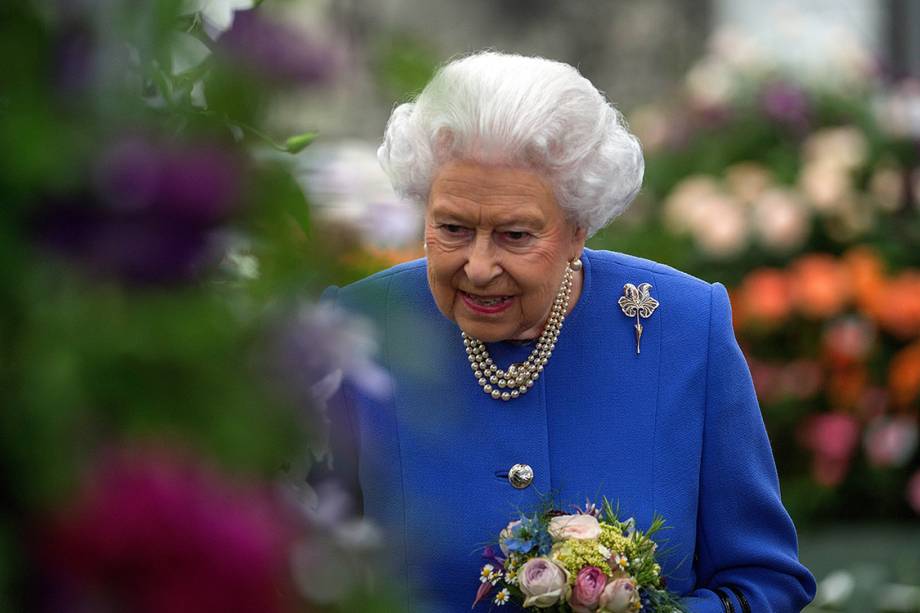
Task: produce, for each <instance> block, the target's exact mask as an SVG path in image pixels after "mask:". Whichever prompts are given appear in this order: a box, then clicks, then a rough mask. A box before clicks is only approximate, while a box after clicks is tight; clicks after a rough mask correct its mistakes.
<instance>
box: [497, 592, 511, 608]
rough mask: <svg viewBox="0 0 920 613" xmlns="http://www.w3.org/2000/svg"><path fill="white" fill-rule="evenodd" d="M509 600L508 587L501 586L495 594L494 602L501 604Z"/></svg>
mask: <svg viewBox="0 0 920 613" xmlns="http://www.w3.org/2000/svg"><path fill="white" fill-rule="evenodd" d="M509 600H511V592H509V591H508V588H502V590H501V591H500V592H499V593H498V594H496V595H495V604H497V605H498V606H502V605H505V604H507V603H508V601H509Z"/></svg>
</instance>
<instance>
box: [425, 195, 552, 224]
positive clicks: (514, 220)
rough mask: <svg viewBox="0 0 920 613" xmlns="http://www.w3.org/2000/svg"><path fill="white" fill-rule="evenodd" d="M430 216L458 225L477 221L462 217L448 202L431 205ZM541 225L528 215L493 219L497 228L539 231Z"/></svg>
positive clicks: (538, 220)
mask: <svg viewBox="0 0 920 613" xmlns="http://www.w3.org/2000/svg"><path fill="white" fill-rule="evenodd" d="M431 214H432V217H434V218H437V219H439V220H450V221H456V222H458V223H464V224H470V223H475V222H476V221H477V220H472V219H470V217H469V216H467V215H464V214H463V213H462V212H460V211H458V210H456V209H455V208H453V207H452V206H450V204H449V203H448V202H437V201H436V202H434V203H433V204H432V211H431ZM543 223H544V222H543V219H541V218H540V217H537V216H535V215H528V214H521V215H515V214H510V215H508V214H505V215H500V216H497V217H496V219H495V223H494V224H493V225H494V226H495V227H498V228H502V227H508V226H511V227H525V228H529V229H539V228H541V227H543Z"/></svg>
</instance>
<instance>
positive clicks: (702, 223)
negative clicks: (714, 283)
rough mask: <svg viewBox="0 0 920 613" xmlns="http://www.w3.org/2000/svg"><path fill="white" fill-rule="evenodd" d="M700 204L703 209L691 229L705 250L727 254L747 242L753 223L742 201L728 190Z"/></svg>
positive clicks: (745, 244)
mask: <svg viewBox="0 0 920 613" xmlns="http://www.w3.org/2000/svg"><path fill="white" fill-rule="evenodd" d="M698 206H699V207H700V209H699V213H698V215H696V216H695V219H694V223H693V224H692V225H691V227H690V231H691V233H692V234H693V238H694V239H695V240H696V244H697V246H698V247H699V248H700V249H701V250H702V251H704V252H705V253H707V254H708V255H710V256H714V257H719V258H725V257H729V256H731V255H735V254H736V253H738V252H739V251H741V250H742V249H744V248H745V247H746V246H747V243H748V230H749V225H750V223H749V221H748V216H747V211H745V209H744V207H743V205H742V204H741V202H740V201H738V200H737V199H735V198H734V197H732V196H729V195H728V194H725V193H718V194H714V195H712V196H711V197H709V198H708V199H707V200H704V201H702V202H701V203H700V204H699V205H698Z"/></svg>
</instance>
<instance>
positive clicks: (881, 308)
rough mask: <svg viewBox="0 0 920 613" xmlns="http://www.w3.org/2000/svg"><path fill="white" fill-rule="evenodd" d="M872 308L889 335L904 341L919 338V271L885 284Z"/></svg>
mask: <svg viewBox="0 0 920 613" xmlns="http://www.w3.org/2000/svg"><path fill="white" fill-rule="evenodd" d="M873 308H874V309H875V310H876V313H875V317H876V319H877V320H878V322H879V325H881V326H882V327H883V328H884V329H885V330H887V331H888V332H890V333H891V334H893V335H895V336H897V337H898V338H901V339H905V340H906V339H911V338H915V337H917V336H920V271H916V270H908V271H905V272H903V273H901V274H900V275H898V276H897V277H895V278H894V279H892V280H890V281H889V282H888V283H886V284H885V285H884V286H883V288H882V295H881V296H879V298H878V299H877V300H876V302H875V304H874V305H873Z"/></svg>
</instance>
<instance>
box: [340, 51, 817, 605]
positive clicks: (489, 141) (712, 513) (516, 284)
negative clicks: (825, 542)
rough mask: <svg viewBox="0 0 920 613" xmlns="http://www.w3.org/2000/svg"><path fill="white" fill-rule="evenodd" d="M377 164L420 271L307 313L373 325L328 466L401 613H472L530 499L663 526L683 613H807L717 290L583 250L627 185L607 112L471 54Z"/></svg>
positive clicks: (628, 190) (542, 71)
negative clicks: (409, 227)
mask: <svg viewBox="0 0 920 613" xmlns="http://www.w3.org/2000/svg"><path fill="white" fill-rule="evenodd" d="M378 155H379V159H380V162H381V164H382V165H383V167H384V169H385V170H386V171H387V173H388V174H389V176H390V178H391V180H392V182H393V186H394V187H395V189H396V190H397V192H399V193H401V194H405V195H408V196H410V197H412V198H414V199H416V200H417V201H418V202H420V203H422V204H423V205H424V208H425V249H426V257H425V258H423V259H421V260H417V261H414V262H409V263H406V264H402V265H399V266H396V267H394V268H391V269H389V270H386V271H383V272H381V273H378V274H376V275H373V276H371V277H370V278H367V279H364V280H362V281H359V282H357V283H355V284H353V285H350V286H348V287H344V288H341V289H335V288H333V289H331V290H330V291H329V292H327V298H328V299H330V300H333V301H334V302H335V303H336V304H337V305H338V307H339V308H345V309H349V310H352V311H358V312H360V313H363V314H364V315H365V316H367V317H370V318H371V319H372V320H373V321H375V322H376V324H377V326H378V329H379V330H380V332H381V335H382V351H381V358H382V360H383V361H384V362H385V366H386V367H387V369H388V370H389V371H390V373H391V375H392V381H393V385H392V390H391V393H390V394H387V395H386V396H385V397H373V396H368V395H365V394H362V393H360V391H359V390H357V389H353V388H349V387H346V388H344V389H343V391H342V394H341V399H342V400H343V402H342V403H341V404H340V405H339V406H340V408H339V409H338V411H337V413H336V415H335V423H336V424H337V426H338V427H340V428H341V432H340V436H339V438H340V439H341V438H346V439H350V441H351V444H352V445H353V448H354V449H355V450H356V451H357V452H356V453H354V452H353V453H351V454H348V453H340V454H339V456H338V457H336V458H335V461H336V462H337V463H338V464H337V466H336V468H337V470H338V472H339V473H340V474H343V475H346V476H350V477H351V478H353V479H355V482H356V487H359V488H360V491H361V493H362V495H363V504H364V511H365V513H366V515H367V516H368V517H370V518H372V519H374V520H376V521H377V522H378V523H379V525H380V526H381V527H382V528H383V529H384V531H385V534H386V535H387V538H388V540H387V547H388V555H389V556H391V560H392V570H393V580H395V581H396V582H397V586H398V587H399V588H401V589H403V590H404V593H405V594H406V602H405V608H406V610H407V611H419V612H428V611H466V610H469V607H470V604H471V601H472V596H473V594H474V592H475V588H476V586H477V585H478V583H477V580H478V575H479V569H480V566H481V564H482V561H481V558H480V551H481V548H482V546H483V544H486V543H488V542H490V541H492V542H494V539H495V537H496V534H497V532H498V530H500V529H501V528H502V527H503V526H504V525H505V524H506V523H507V521H508V519H509V518H510V517H511V515H512V513H513V512H514V510H515V509H528V508H531V507H533V506H534V505H536V504H537V503H538V502H539V501H540V499H541V496H544V495H545V494H546V493H549V492H552V493H553V495H554V499H555V500H557V501H565V502H567V503H573V504H574V503H582V502H584V501H585V499H586V498H590V499H592V500H599V499H600V498H601V496H606V497H607V498H608V499H610V500H611V501H617V503H618V504H619V508H620V510H621V512H622V513H623V514H624V516H633V517H635V518H636V520H637V522H638V524H639V526H640V527H641V528H646V527H648V525H649V524H650V522H651V520H652V518H653V516H654V515H655V514H661V515H663V516H664V517H665V518H666V520H667V522H668V524H669V525H670V526H671V529H670V530H669V531H667V532H666V539H667V546H666V547H662V548H661V549H662V550H669V553H667V554H663V555H662V558H661V561H662V565H663V573H664V574H665V575H666V577H667V581H668V587H669V589H670V590H672V591H674V592H677V593H679V594H680V595H682V596H683V597H684V602H685V604H686V605H687V607H688V609H689V610H691V611H694V612H697V613H704V612H711V613H722V612H723V611H737V612H739V613H740V612H747V611H755V612H757V613H761V612H766V611H778V612H783V613H788V612H791V611H799V610H800V609H801V608H802V607H803V606H804V605H805V604H807V603H808V602H809V601H810V600H811V598H812V597H813V595H814V590H815V584H814V580H813V578H812V576H811V575H810V574H809V572H808V570H806V569H805V568H804V567H803V566H802V565H801V564H800V563H799V561H798V558H797V545H796V533H795V529H794V527H793V524H792V521H791V520H790V518H789V515H788V514H787V512H786V510H785V509H784V507H783V505H782V502H781V500H780V493H779V487H778V483H777V475H776V468H775V464H774V461H773V456H772V453H771V450H770V444H769V441H768V438H767V434H766V432H765V429H764V424H763V421H762V418H761V414H760V410H759V407H758V404H757V398H756V396H755V394H754V388H753V385H752V383H751V376H750V373H749V370H748V368H747V366H746V363H745V360H744V356H743V355H742V353H741V351H740V349H739V347H738V344H737V342H736V340H735V337H734V333H733V330H732V319H731V307H730V305H729V300H728V294H727V293H726V290H725V287H724V286H723V285H721V284H720V283H707V282H705V281H701V280H700V279H697V278H694V277H692V276H690V275H688V274H685V273H683V272H680V271H678V270H675V269H673V268H671V267H669V266H665V265H663V264H659V263H656V262H653V261H650V260H646V259H642V258H638V257H633V256H630V255H626V254H622V253H612V252H607V251H594V250H590V249H586V248H585V241H586V239H587V238H589V237H590V236H591V235H593V234H594V233H595V232H597V231H598V230H599V229H600V228H602V227H604V225H606V224H607V223H609V222H610V220H612V219H613V218H614V217H616V216H617V215H618V214H619V213H621V212H622V211H623V210H624V209H625V208H626V206H627V205H628V204H629V203H630V201H631V200H632V198H633V197H634V196H635V194H636V193H637V192H638V190H639V188H640V185H641V181H642V173H643V166H644V165H643V159H642V153H641V151H640V148H639V143H638V142H637V140H636V139H635V137H633V136H632V135H631V134H630V133H629V132H628V130H627V128H626V125H625V124H624V122H623V119H622V116H621V115H620V113H618V112H617V111H616V110H615V109H614V108H613V107H612V106H611V105H610V104H609V103H608V102H607V101H606V100H605V98H604V96H603V95H602V94H601V93H599V92H598V90H597V89H595V87H594V86H592V84H591V83H590V82H589V81H588V80H587V79H585V78H584V77H582V76H581V75H580V74H579V73H578V71H577V70H575V69H574V68H573V67H571V66H569V65H567V64H562V63H559V62H554V61H549V60H545V59H541V58H530V57H521V56H516V55H505V54H499V53H480V54H476V55H472V56H469V57H465V58H462V59H459V60H456V61H453V62H451V63H449V64H447V65H446V66H444V67H443V68H442V69H441V70H440V71H439V72H438V73H437V74H436V75H435V77H434V78H433V79H432V81H431V82H430V83H429V84H428V86H427V87H426V88H425V89H424V91H422V93H421V94H420V95H419V96H418V97H417V99H416V100H415V101H414V102H412V103H407V104H402V105H400V106H398V107H397V108H396V109H395V110H394V111H393V114H392V117H391V118H390V121H389V124H388V126H387V129H386V136H385V139H384V142H383V144H382V146H381V147H380V150H379V154H378ZM563 324H564V325H563ZM343 448H344V446H343ZM483 607H484V608H486V607H485V605H484V606H483Z"/></svg>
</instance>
